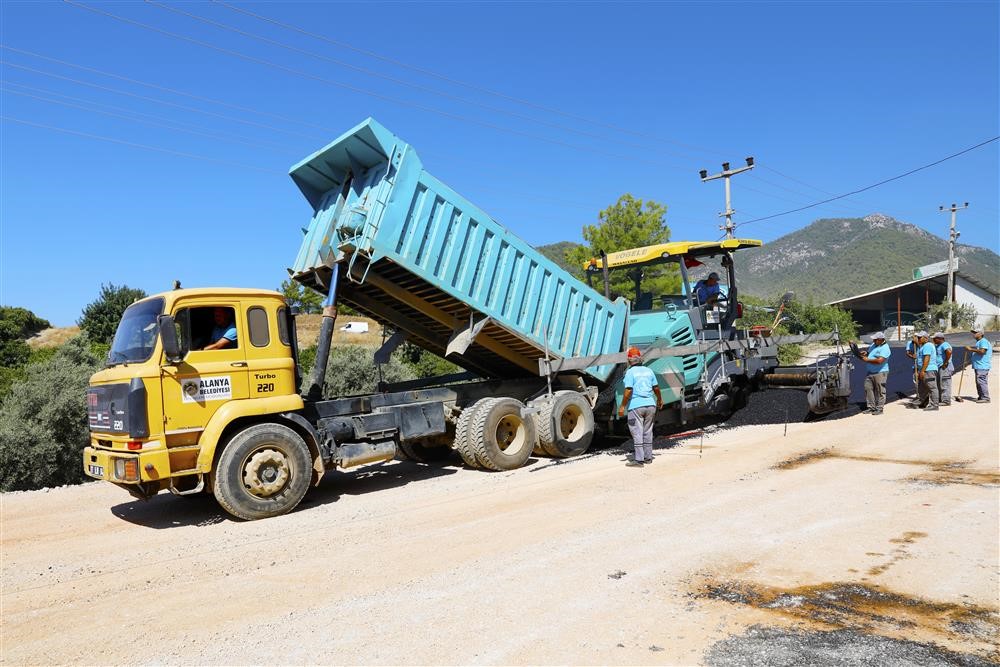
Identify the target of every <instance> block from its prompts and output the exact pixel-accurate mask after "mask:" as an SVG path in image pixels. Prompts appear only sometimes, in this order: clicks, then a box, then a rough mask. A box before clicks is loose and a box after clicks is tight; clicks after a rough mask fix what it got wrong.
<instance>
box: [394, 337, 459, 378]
mask: <svg viewBox="0 0 1000 667" xmlns="http://www.w3.org/2000/svg"><path fill="white" fill-rule="evenodd" d="M399 355H400V359H401V360H402V362H403V363H404V364H406V365H407V366H408V367H409V368H410V370H411V371H412V372H413V375H414V377H418V378H432V377H437V376H439V375H450V374H451V373H461V372H462V371H463V370H464V369H463V368H461V367H460V366H456V365H455V364H453V363H451V362H450V361H448V360H447V359H443V358H441V357H439V356H437V355H436V354H434V353H433V352H428V351H427V350H425V349H423V348H422V347H419V346H417V345H414V344H413V343H403V344H402V345H401V346H400V348H399Z"/></svg>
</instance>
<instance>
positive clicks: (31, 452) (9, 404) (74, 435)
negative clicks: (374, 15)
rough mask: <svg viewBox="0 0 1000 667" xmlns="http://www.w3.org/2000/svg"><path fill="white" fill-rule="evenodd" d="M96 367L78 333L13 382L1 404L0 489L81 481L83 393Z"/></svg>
mask: <svg viewBox="0 0 1000 667" xmlns="http://www.w3.org/2000/svg"><path fill="white" fill-rule="evenodd" d="M97 367H98V361H97V359H96V358H95V357H94V355H93V354H92V353H91V351H90V348H89V344H88V341H87V340H86V338H85V337H83V336H78V337H76V338H74V339H72V340H70V341H69V342H68V343H66V344H65V345H64V346H63V347H61V348H59V350H58V351H56V352H55V353H54V354H52V355H51V356H50V357H49V358H48V359H45V360H43V361H39V362H38V363H33V364H30V365H29V366H28V367H27V369H26V374H25V376H24V377H23V378H21V379H19V380H17V381H16V382H15V383H14V386H13V387H12V390H11V392H10V393H9V394H8V395H7V396H6V397H5V398H4V399H3V403H2V404H0V491H16V490H25V489H37V488H41V487H45V486H57V485H61V484H76V483H79V482H81V481H83V479H84V475H83V464H82V463H81V453H82V451H83V448H84V447H85V446H86V444H87V442H88V439H89V432H88V429H87V405H86V399H85V396H86V389H87V383H88V380H89V378H90V375H91V374H92V373H93V372H94V371H95V370H96V369H97Z"/></svg>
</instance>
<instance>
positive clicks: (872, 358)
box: [861, 331, 891, 415]
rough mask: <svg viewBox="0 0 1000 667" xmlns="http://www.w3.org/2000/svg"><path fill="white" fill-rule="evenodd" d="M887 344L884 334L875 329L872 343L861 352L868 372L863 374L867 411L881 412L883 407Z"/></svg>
mask: <svg viewBox="0 0 1000 667" xmlns="http://www.w3.org/2000/svg"><path fill="white" fill-rule="evenodd" d="M890 354H891V352H890V350H889V344H888V343H886V342H885V334H884V333H882V332H881V331H876V332H875V333H873V334H872V344H871V345H869V346H868V351H867V352H863V353H862V354H861V361H864V362H865V366H866V370H867V371H868V374H867V375H866V376H865V400H866V401H867V403H868V413H869V414H872V415H880V414H882V410H883V408H885V379H886V378H887V377H889V355H890Z"/></svg>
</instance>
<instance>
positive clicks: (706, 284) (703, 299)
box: [694, 271, 722, 305]
mask: <svg viewBox="0 0 1000 667" xmlns="http://www.w3.org/2000/svg"><path fill="white" fill-rule="evenodd" d="M721 292H722V289H721V288H720V287H719V274H718V273H716V272H715V271H712V272H711V273H710V274H708V278H705V279H704V280H699V281H698V282H697V283H695V285H694V293H695V295H696V296H697V297H698V303H699V304H701V305H705V304H714V303H715V302H716V301H718V300H719V294H720V293H721Z"/></svg>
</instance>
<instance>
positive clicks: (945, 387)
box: [931, 331, 955, 406]
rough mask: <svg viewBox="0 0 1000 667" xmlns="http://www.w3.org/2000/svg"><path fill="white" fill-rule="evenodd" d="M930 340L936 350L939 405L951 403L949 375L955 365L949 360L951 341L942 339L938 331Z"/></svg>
mask: <svg viewBox="0 0 1000 667" xmlns="http://www.w3.org/2000/svg"><path fill="white" fill-rule="evenodd" d="M931 340H932V341H933V343H934V349H935V350H937V362H938V394H939V395H940V397H941V405H942V406H945V405H951V376H952V375H953V374H954V372H955V365H954V364H953V363H952V360H951V355H952V347H951V343H949V342H948V341H946V340H945V339H944V333H942V332H940V331H937V332H935V333H934V335H933V336H932V337H931Z"/></svg>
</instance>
